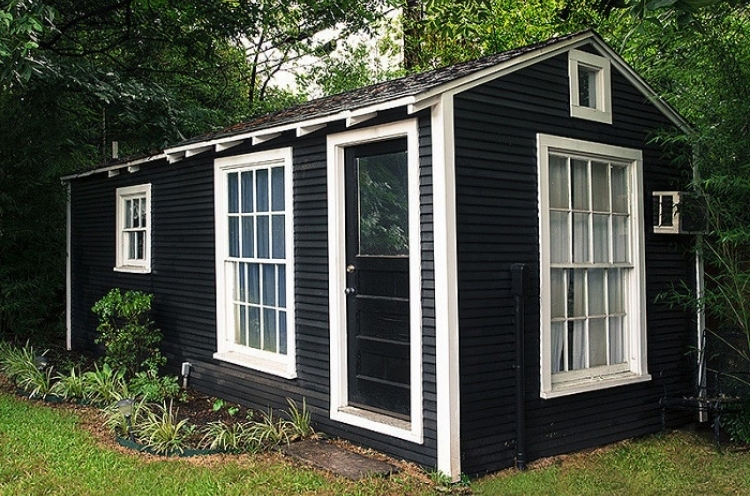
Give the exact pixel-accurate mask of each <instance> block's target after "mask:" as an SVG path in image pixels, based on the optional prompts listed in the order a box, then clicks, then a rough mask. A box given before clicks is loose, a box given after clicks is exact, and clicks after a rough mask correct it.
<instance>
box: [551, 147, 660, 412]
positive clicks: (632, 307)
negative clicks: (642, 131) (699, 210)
mask: <svg viewBox="0 0 750 496" xmlns="http://www.w3.org/2000/svg"><path fill="white" fill-rule="evenodd" d="M538 141H539V178H540V188H539V191H540V198H539V201H540V212H541V216H540V249H541V253H540V255H541V296H542V302H541V303H542V307H541V330H542V345H541V373H542V381H541V382H542V390H541V394H542V396H543V397H545V398H550V397H554V396H561V395H566V394H572V393H576V392H581V391H587V390H591V389H601V388H606V387H611V386H616V385H619V384H624V383H630V382H634V381H640V380H647V379H649V377H648V374H647V371H646V319H645V283H644V282H645V276H644V248H643V237H642V234H641V233H642V232H643V209H642V204H643V195H642V186H641V170H642V155H641V152H640V151H639V150H632V149H626V148H620V147H614V146H609V145H602V144H598V143H591V142H586V141H579V140H571V139H567V138H559V137H555V136H548V135H539V137H538Z"/></svg>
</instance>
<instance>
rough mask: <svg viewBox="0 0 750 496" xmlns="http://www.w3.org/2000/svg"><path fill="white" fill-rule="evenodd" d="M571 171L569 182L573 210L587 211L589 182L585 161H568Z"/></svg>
mask: <svg viewBox="0 0 750 496" xmlns="http://www.w3.org/2000/svg"><path fill="white" fill-rule="evenodd" d="M570 167H571V169H572V173H571V181H572V188H571V189H572V192H573V208H575V209H579V210H588V209H589V180H588V162H586V161H585V160H576V159H572V160H571V161H570Z"/></svg>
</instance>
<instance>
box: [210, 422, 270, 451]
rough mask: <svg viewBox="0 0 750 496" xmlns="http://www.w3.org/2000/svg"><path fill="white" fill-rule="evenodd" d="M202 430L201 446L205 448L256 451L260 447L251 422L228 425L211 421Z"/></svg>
mask: <svg viewBox="0 0 750 496" xmlns="http://www.w3.org/2000/svg"><path fill="white" fill-rule="evenodd" d="M201 432H202V433H203V438H202V439H201V441H200V443H199V446H200V447H201V448H203V449H212V450H224V451H232V452H241V451H246V452H250V453H254V452H256V451H258V449H259V448H260V443H259V441H258V440H257V439H256V438H255V437H254V436H253V429H252V427H251V424H249V423H242V422H238V423H234V424H229V425H227V424H225V423H224V422H220V421H218V422H210V423H209V424H207V425H206V426H204V427H203V429H201Z"/></svg>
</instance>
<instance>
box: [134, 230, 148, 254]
mask: <svg viewBox="0 0 750 496" xmlns="http://www.w3.org/2000/svg"><path fill="white" fill-rule="evenodd" d="M135 246H136V249H135V258H136V259H137V260H143V259H145V258H146V254H145V250H146V233H145V232H144V231H138V232H136V233H135Z"/></svg>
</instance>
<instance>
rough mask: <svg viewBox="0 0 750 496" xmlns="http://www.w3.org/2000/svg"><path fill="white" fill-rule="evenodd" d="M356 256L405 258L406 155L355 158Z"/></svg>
mask: <svg viewBox="0 0 750 496" xmlns="http://www.w3.org/2000/svg"><path fill="white" fill-rule="evenodd" d="M357 181H358V186H359V191H358V195H359V253H360V254H361V255H408V253H409V196H408V184H409V181H408V168H407V162H406V152H398V153H389V154H383V155H374V156H371V157H359V158H358V159H357Z"/></svg>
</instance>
